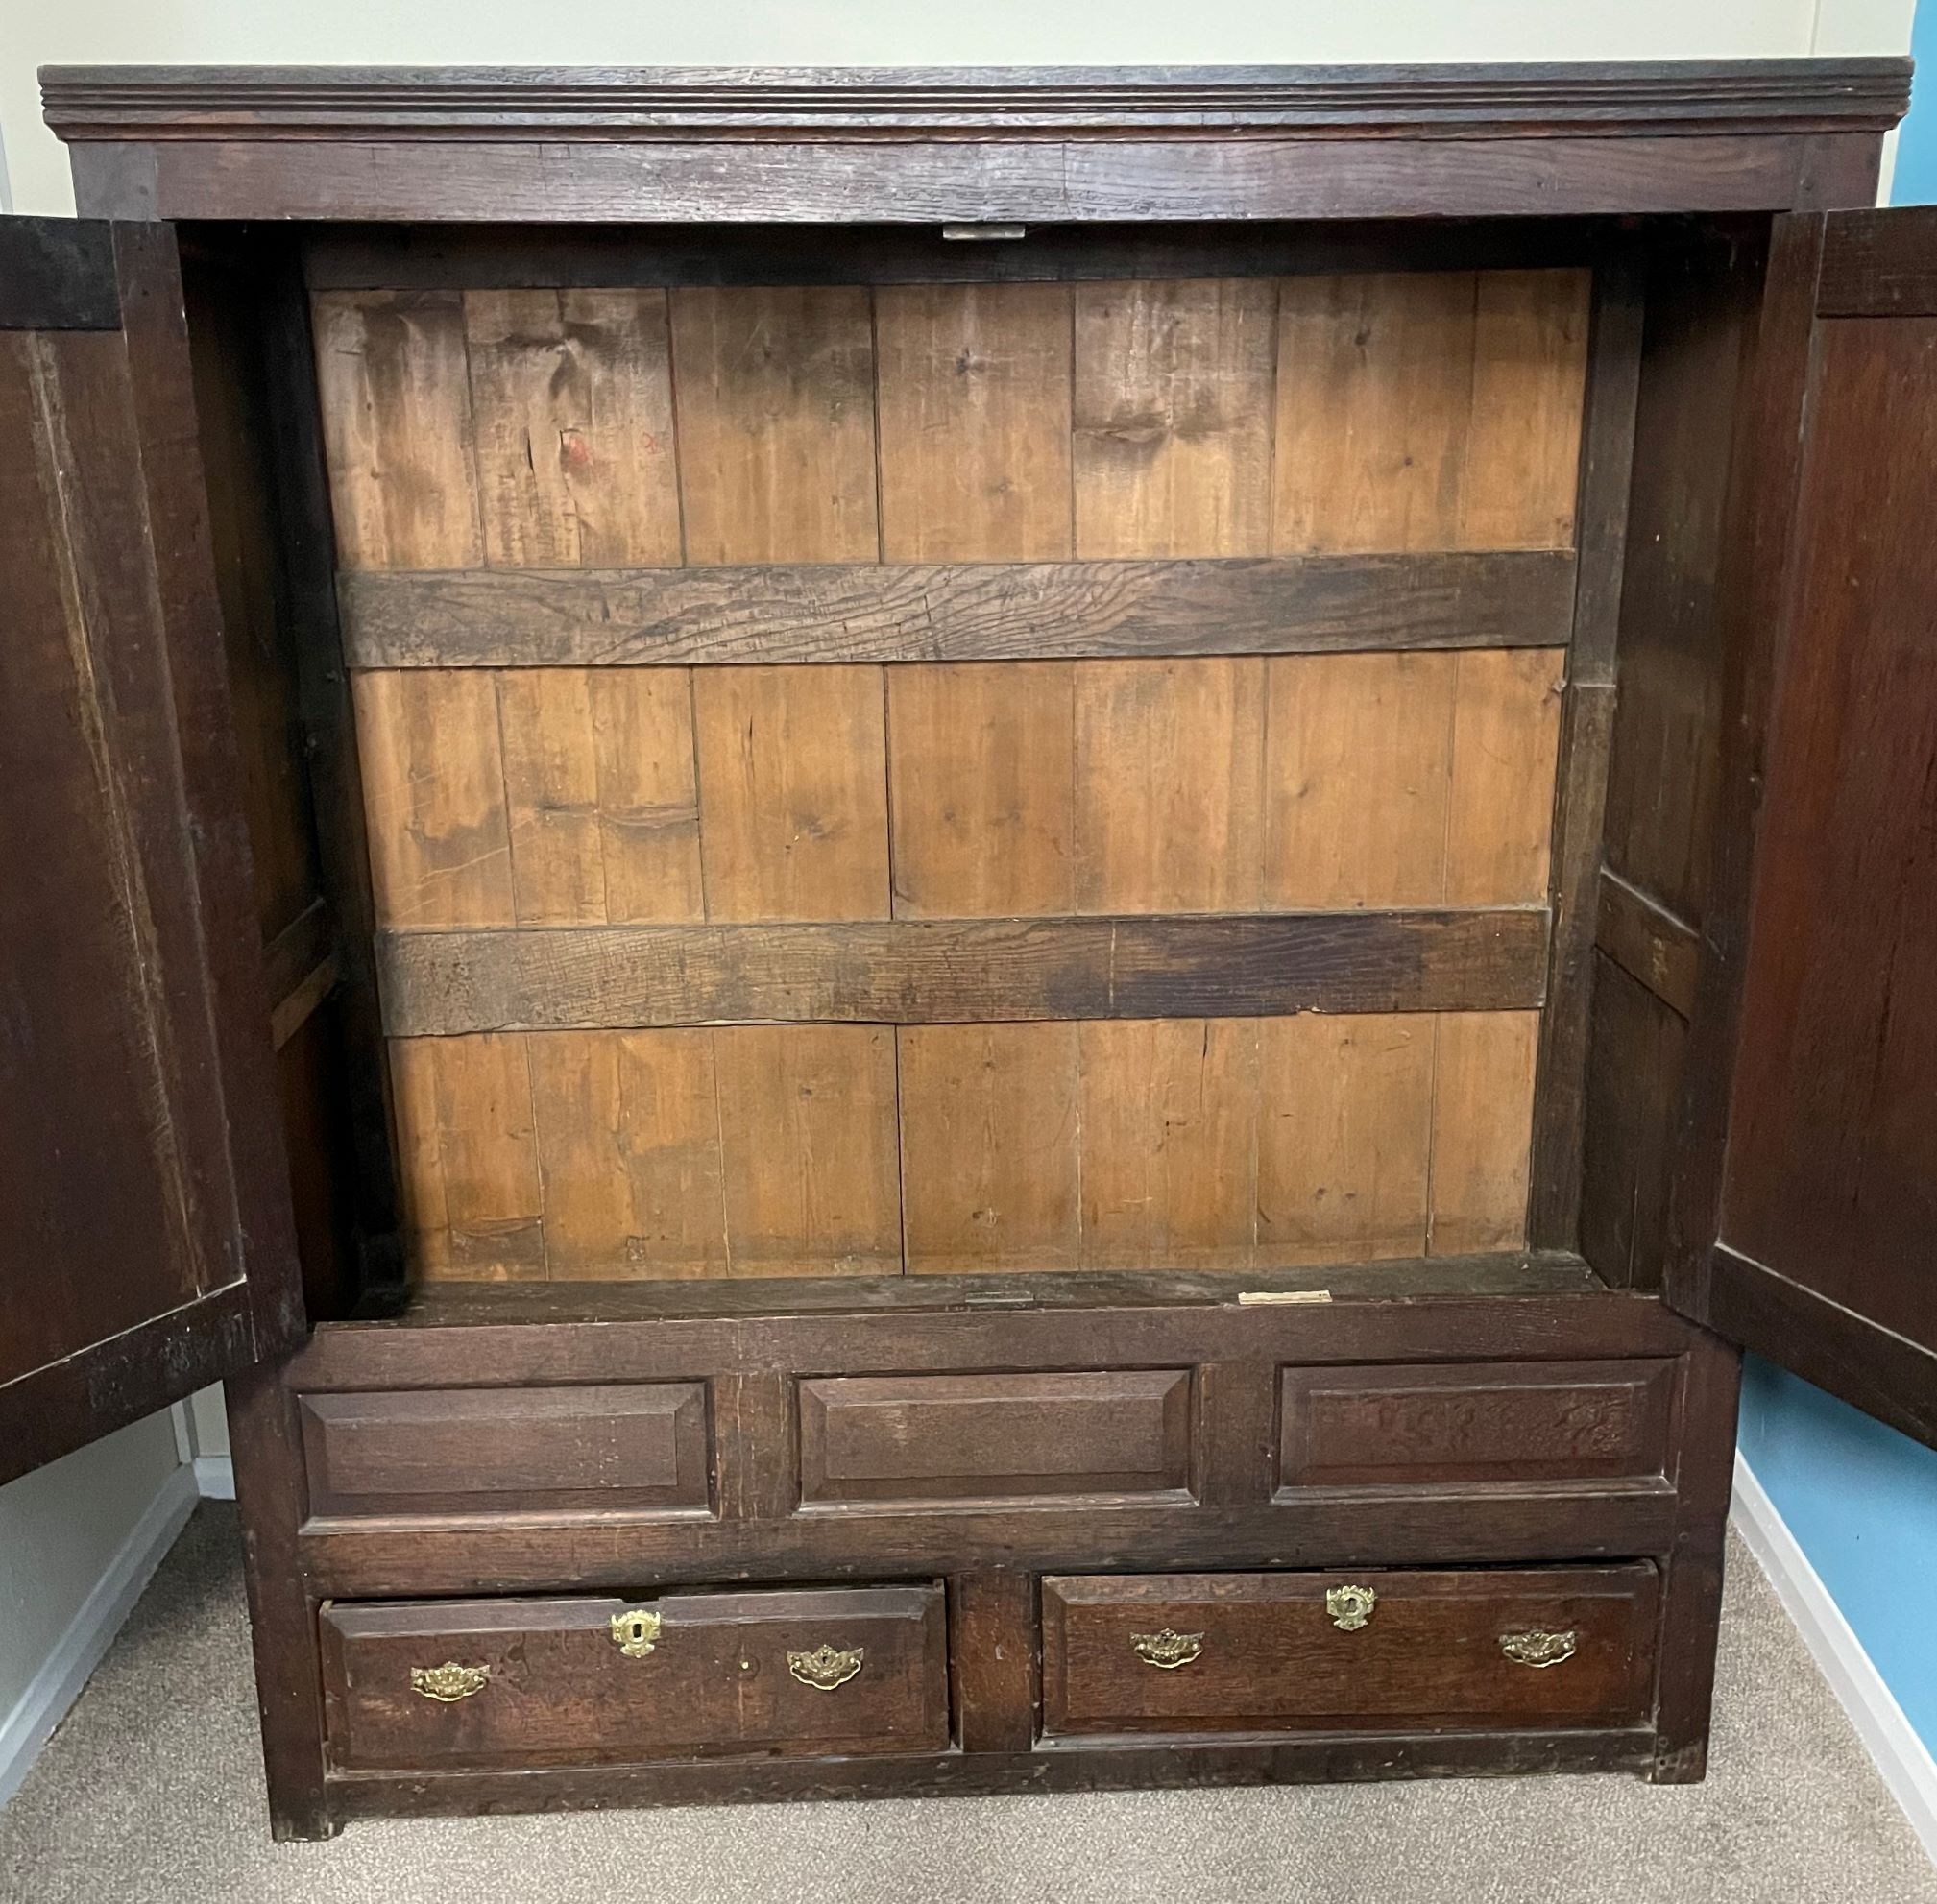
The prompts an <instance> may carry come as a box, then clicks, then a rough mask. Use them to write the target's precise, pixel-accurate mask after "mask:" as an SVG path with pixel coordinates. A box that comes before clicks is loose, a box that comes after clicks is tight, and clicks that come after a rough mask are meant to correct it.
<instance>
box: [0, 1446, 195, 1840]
mask: <svg viewBox="0 0 1937 1904" xmlns="http://www.w3.org/2000/svg"><path fill="white" fill-rule="evenodd" d="M200 1498H201V1496H200V1494H199V1493H198V1491H197V1489H196V1485H195V1471H194V1469H192V1468H190V1467H186V1466H183V1467H179V1468H177V1469H176V1470H175V1472H174V1473H173V1474H171V1475H170V1476H169V1477H168V1479H167V1480H166V1481H164V1482H162V1483H161V1485H160V1487H159V1488H158V1489H157V1490H156V1495H155V1499H154V1500H153V1501H151V1502H150V1503H149V1504H148V1506H147V1508H146V1510H145V1511H144V1512H143V1514H142V1516H141V1518H140V1519H139V1520H138V1521H136V1522H135V1524H134V1526H133V1530H131V1531H130V1533H129V1535H128V1538H127V1539H126V1540H124V1541H123V1542H122V1543H121V1546H120V1548H119V1549H118V1550H117V1552H116V1553H115V1555H114V1557H113V1559H111V1560H110V1561H109V1563H108V1566H107V1568H106V1570H105V1571H104V1572H103V1574H102V1576H101V1578H100V1579H98V1580H96V1581H95V1582H94V1585H93V1587H92V1588H91V1590H90V1591H89V1592H88V1595H87V1598H86V1599H85V1600H84V1601H83V1602H82V1603H81V1606H80V1610H79V1611H78V1612H76V1614H75V1615H74V1618H73V1619H72V1620H70V1621H69V1622H68V1624H67V1630H66V1631H65V1632H64V1633H62V1634H61V1638H60V1639H59V1641H57V1642H56V1644H55V1647H54V1651H52V1652H51V1653H49V1654H48V1656H47V1659H46V1661H45V1662H44V1664H43V1665H42V1666H41V1668H40V1670H39V1672H37V1673H36V1675H34V1678H33V1681H32V1683H31V1684H30V1685H29V1686H28V1688H27V1690H26V1691H25V1692H24V1693H22V1694H21V1695H20V1698H19V1699H18V1701H17V1702H16V1703H15V1705H14V1707H13V1710H12V1712H10V1713H8V1714H7V1716H6V1717H5V1718H4V1719H0V1805H4V1804H5V1803H6V1802H7V1800H8V1799H9V1798H11V1797H12V1796H13V1794H14V1793H15V1792H16V1791H18V1790H19V1787H20V1782H21V1780H22V1779H24V1778H25V1777H26V1776H27V1772H28V1770H29V1768H30V1767H32V1765H33V1763H34V1761H35V1759H36V1758H37V1757H38V1756H39V1752H40V1747H42V1746H44V1745H45V1744H46V1743H47V1741H48V1739H49V1738H51V1737H52V1736H53V1732H54V1728H55V1727H56V1726H57V1725H59V1724H60V1723H61V1721H62V1720H63V1719H65V1718H66V1716H67V1709H68V1707H69V1706H71V1705H72V1704H73V1703H74V1701H75V1700H76V1699H79V1698H80V1697H81V1689H82V1687H83V1686H85V1684H86V1683H87V1675H89V1674H90V1673H92V1672H93V1671H94V1669H95V1667H97V1666H98V1665H100V1663H101V1656H102V1654H103V1653H105V1652H106V1651H108V1649H109V1645H110V1644H111V1643H112V1641H113V1638H114V1635H115V1634H116V1633H118V1632H119V1631H120V1630H121V1623H122V1622H123V1621H124V1620H126V1619H127V1618H128V1616H129V1614H130V1613H132V1612H133V1610H134V1603H135V1602H136V1601H137V1600H139V1599H140V1598H141V1591H142V1589H143V1588H144V1587H145V1586H147V1584H148V1581H149V1579H150V1578H151V1576H152V1575H153V1574H154V1572H155V1570H156V1568H157V1567H158V1566H159V1565H160V1564H161V1561H162V1558H163V1556H164V1555H166V1554H167V1552H168V1550H169V1549H170V1548H171V1547H172V1546H174V1544H175V1537H176V1535H177V1534H179V1533H180V1532H181V1531H182V1527H183V1526H184V1524H185V1523H186V1522H187V1519H188V1516H189V1515H190V1514H191V1513H193V1512H194V1510H195V1504H196V1502H197V1501H198V1500H199V1499H200Z"/></svg>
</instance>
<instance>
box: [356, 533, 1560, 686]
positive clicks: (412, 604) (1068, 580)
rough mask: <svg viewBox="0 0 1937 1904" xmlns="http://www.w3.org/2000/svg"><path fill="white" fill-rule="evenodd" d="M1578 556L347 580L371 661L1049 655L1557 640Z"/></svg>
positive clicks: (359, 574) (1536, 552) (574, 662)
mask: <svg viewBox="0 0 1937 1904" xmlns="http://www.w3.org/2000/svg"><path fill="white" fill-rule="evenodd" d="M1573 582H1574V562H1573V558H1572V556H1571V555H1569V554H1568V553H1567V552H1565V551H1564V550H1558V549H1532V550H1500V551H1492V552H1487V553H1479V554H1466V553H1447V554H1430V555H1352V556H1306V557H1279V558H1259V559H1256V560H1228V561H1194V562H1035V563H1029V562H1024V563H956V564H942V565H934V564H920V563H917V564H907V565H893V566H887V567H882V566H862V565H844V564H826V563H823V564H814V565H806V566H763V567H741V568H713V567H708V568H691V569H679V568H663V569H646V568H638V569H606V570H598V569H577V570H571V571H562V570H546V569H518V570H508V569H496V570H491V569H472V570H457V571H451V572H441V571H440V572H421V571H420V572H409V571H404V572H384V571H382V570H376V569H365V570H352V571H350V572H348V573H346V574H344V575H343V576H342V578H341V580H340V582H339V584H338V589H339V592H340V595H341V599H342V605H343V630H344V641H345V643H346V646H347V648H348V651H349V655H350V659H351V664H352V665H353V666H357V667H589V666H616V665H619V666H635V667H637V666H661V665H674V664H684V663H755V662H758V663H769V662H958V661H1040V660H1048V659H1051V658H1056V659H1069V658H1072V657H1081V656H1121V655H1185V654H1194V655H1242V654H1316V653H1324V652H1332V651H1337V650H1345V649H1354V648H1497V647H1551V646H1556V645H1558V644H1559V643H1561V642H1562V641H1564V640H1565V639H1566V628H1567V612H1568V603H1569V601H1570V600H1571V598H1572V593H1573Z"/></svg>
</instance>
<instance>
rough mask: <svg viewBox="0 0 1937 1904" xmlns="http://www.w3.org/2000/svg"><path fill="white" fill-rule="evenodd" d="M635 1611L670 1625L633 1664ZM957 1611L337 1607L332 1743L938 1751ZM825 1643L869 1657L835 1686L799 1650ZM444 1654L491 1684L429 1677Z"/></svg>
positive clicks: (814, 1596) (350, 1756)
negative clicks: (417, 1682) (439, 1689)
mask: <svg viewBox="0 0 1937 1904" xmlns="http://www.w3.org/2000/svg"><path fill="white" fill-rule="evenodd" d="M634 1608H638V1609H641V1610H643V1611H646V1612H649V1613H652V1614H656V1615H657V1616H658V1619H659V1630H658V1637H657V1639H656V1641H655V1642H654V1644H653V1649H652V1651H651V1652H650V1653H648V1654H646V1655H644V1656H642V1657H640V1658H632V1659H629V1658H627V1657H625V1656H624V1655H623V1654H622V1653H620V1652H619V1651H618V1649H617V1645H616V1643H615V1641H614V1638H613V1631H612V1622H613V1618H614V1616H615V1615H617V1614H619V1613H623V1612H626V1611H628V1610H631V1609H634ZM944 1617H945V1616H944V1603H943V1595H942V1589H941V1587H940V1585H939V1584H935V1583H930V1584H924V1585H917V1586H887V1587H824V1588H813V1589H803V1588H786V1589H779V1590H768V1591H764V1592H740V1593H731V1592H729V1593H666V1594H661V1595H659V1596H658V1597H657V1598H655V1599H651V1600H647V1601H639V1602H634V1601H623V1600H566V1599H553V1600H543V1599H534V1600H476V1601H419V1602H410V1603H400V1604H396V1605H384V1604H380V1603H379V1604H373V1605H357V1604H353V1603H351V1604H336V1605H332V1606H329V1607H327V1608H326V1609H325V1610H324V1612H323V1615H322V1620H323V1635H322V1637H323V1672H324V1688H325V1698H326V1701H327V1714H328V1752H329V1756H330V1760H331V1762H332V1763H333V1764H335V1765H338V1766H341V1767H345V1768H351V1769H357V1770H375V1769H381V1768H389V1769H397V1770H405V1769H410V1768H418V1767H421V1768H424V1769H431V1768H450V1767H460V1766H476V1767H488V1766H497V1767H516V1768H519V1769H522V1768H525V1767H530V1766H543V1765H586V1764H601V1763H604V1764H610V1763H615V1762H617V1763H627V1762H632V1763H636V1762H638V1761H640V1760H642V1759H693V1758H708V1757H712V1758H718V1757H760V1758H770V1757H773V1756H775V1755H782V1756H786V1755H799V1754H811V1755H815V1756H829V1757H848V1756H850V1755H852V1754H855V1753H858V1752H903V1753H907V1752H932V1751H939V1750H941V1749H942V1748H943V1747H945V1746H946V1745H947V1744H948V1665H947V1656H946V1635H945V1626H944ZM822 1647H827V1648H830V1649H832V1650H834V1651H852V1652H854V1653H855V1654H856V1655H857V1664H858V1670H857V1671H856V1672H855V1673H854V1675H853V1676H852V1677H851V1678H849V1679H848V1680H847V1681H846V1682H845V1683H844V1684H842V1685H840V1686H838V1687H837V1688H835V1690H834V1691H833V1692H829V1691H826V1690H824V1689H823V1688H822V1687H821V1686H819V1685H817V1684H815V1683H813V1681H812V1679H811V1677H804V1676H801V1675H797V1674H796V1673H795V1672H794V1671H793V1670H792V1665H791V1662H790V1657H789V1656H790V1655H801V1656H805V1655H808V1654H811V1653H814V1652H817V1651H819V1650H820V1649H821V1648H822ZM445 1661H454V1662H456V1663H457V1664H459V1665H468V1666H471V1667H472V1668H474V1669H477V1670H478V1671H479V1672H481V1674H482V1675H483V1676H482V1677H481V1678H480V1679H478V1680H477V1681H475V1682H474V1683H475V1684H476V1686H477V1690H476V1691H474V1692H472V1693H471V1694H470V1695H468V1696H467V1697H464V1698H461V1699H456V1700H453V1701H450V1702H446V1701H444V1700H441V1699H435V1698H430V1697H425V1696H424V1694H422V1693H420V1692H418V1691H416V1690H414V1689H413V1685H412V1679H411V1674H412V1669H413V1668H434V1667H436V1666H438V1665H440V1664H442V1663H444V1662H445ZM809 1671H810V1669H807V1668H805V1667H803V1668H802V1674H805V1673H807V1672H809Z"/></svg>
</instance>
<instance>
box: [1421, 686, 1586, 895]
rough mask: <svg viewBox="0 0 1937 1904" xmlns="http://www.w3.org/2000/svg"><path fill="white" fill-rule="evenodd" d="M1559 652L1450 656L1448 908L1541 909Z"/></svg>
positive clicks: (1557, 727)
mask: <svg viewBox="0 0 1937 1904" xmlns="http://www.w3.org/2000/svg"><path fill="white" fill-rule="evenodd" d="M1566 664H1567V656H1566V651H1565V650H1564V649H1561V648H1520V649H1507V648H1475V649H1472V650H1470V651H1468V652H1466V653H1464V654H1460V655H1457V656H1455V657H1454V659H1453V665H1454V671H1455V687H1454V702H1453V745H1452V785H1451V791H1450V797H1449V801H1448V810H1447V814H1446V871H1445V883H1444V886H1443V887H1442V889H1441V894H1440V897H1441V900H1443V902H1444V903H1445V904H1448V905H1508V904H1513V903H1515V902H1524V903H1526V904H1541V903H1542V902H1543V901H1544V900H1545V898H1546V896H1547V868H1548V862H1549V859H1550V857H1551V855H1552V842H1553V834H1554V774H1555V768H1556V763H1557V762H1558V760H1559V758H1560V746H1561V695H1562V687H1564V685H1565V677H1566Z"/></svg>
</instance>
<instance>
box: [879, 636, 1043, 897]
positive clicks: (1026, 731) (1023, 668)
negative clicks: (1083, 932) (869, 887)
mask: <svg viewBox="0 0 1937 1904" xmlns="http://www.w3.org/2000/svg"><path fill="white" fill-rule="evenodd" d="M886 675H887V759H888V800H889V809H890V814H891V824H890V826H889V829H888V831H889V841H890V846H891V850H892V852H893V856H894V910H895V914H896V916H897V917H898V918H903V919H925V918H956V919H966V918H1016V917H1020V916H1023V915H1025V914H1029V913H1052V914H1053V913H1067V912H1071V911H1074V910H1075V908H1076V886H1075V851H1074V844H1073V833H1074V824H1075V823H1074V819H1073V815H1072V804H1073V793H1074V788H1073V785H1072V775H1071V748H1072V746H1073V744H1074V743H1073V726H1074V719H1075V716H1074V711H1073V707H1074V702H1073V696H1074V692H1075V689H1074V678H1075V676H1074V665H1073V663H1069V662H1041V663H1029V664H1027V665H1019V664H1017V663H1011V662H987V663H981V662H976V663H961V664H958V665H951V666H942V667H927V666H909V667H891V668H889V669H887V670H886Z"/></svg>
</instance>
